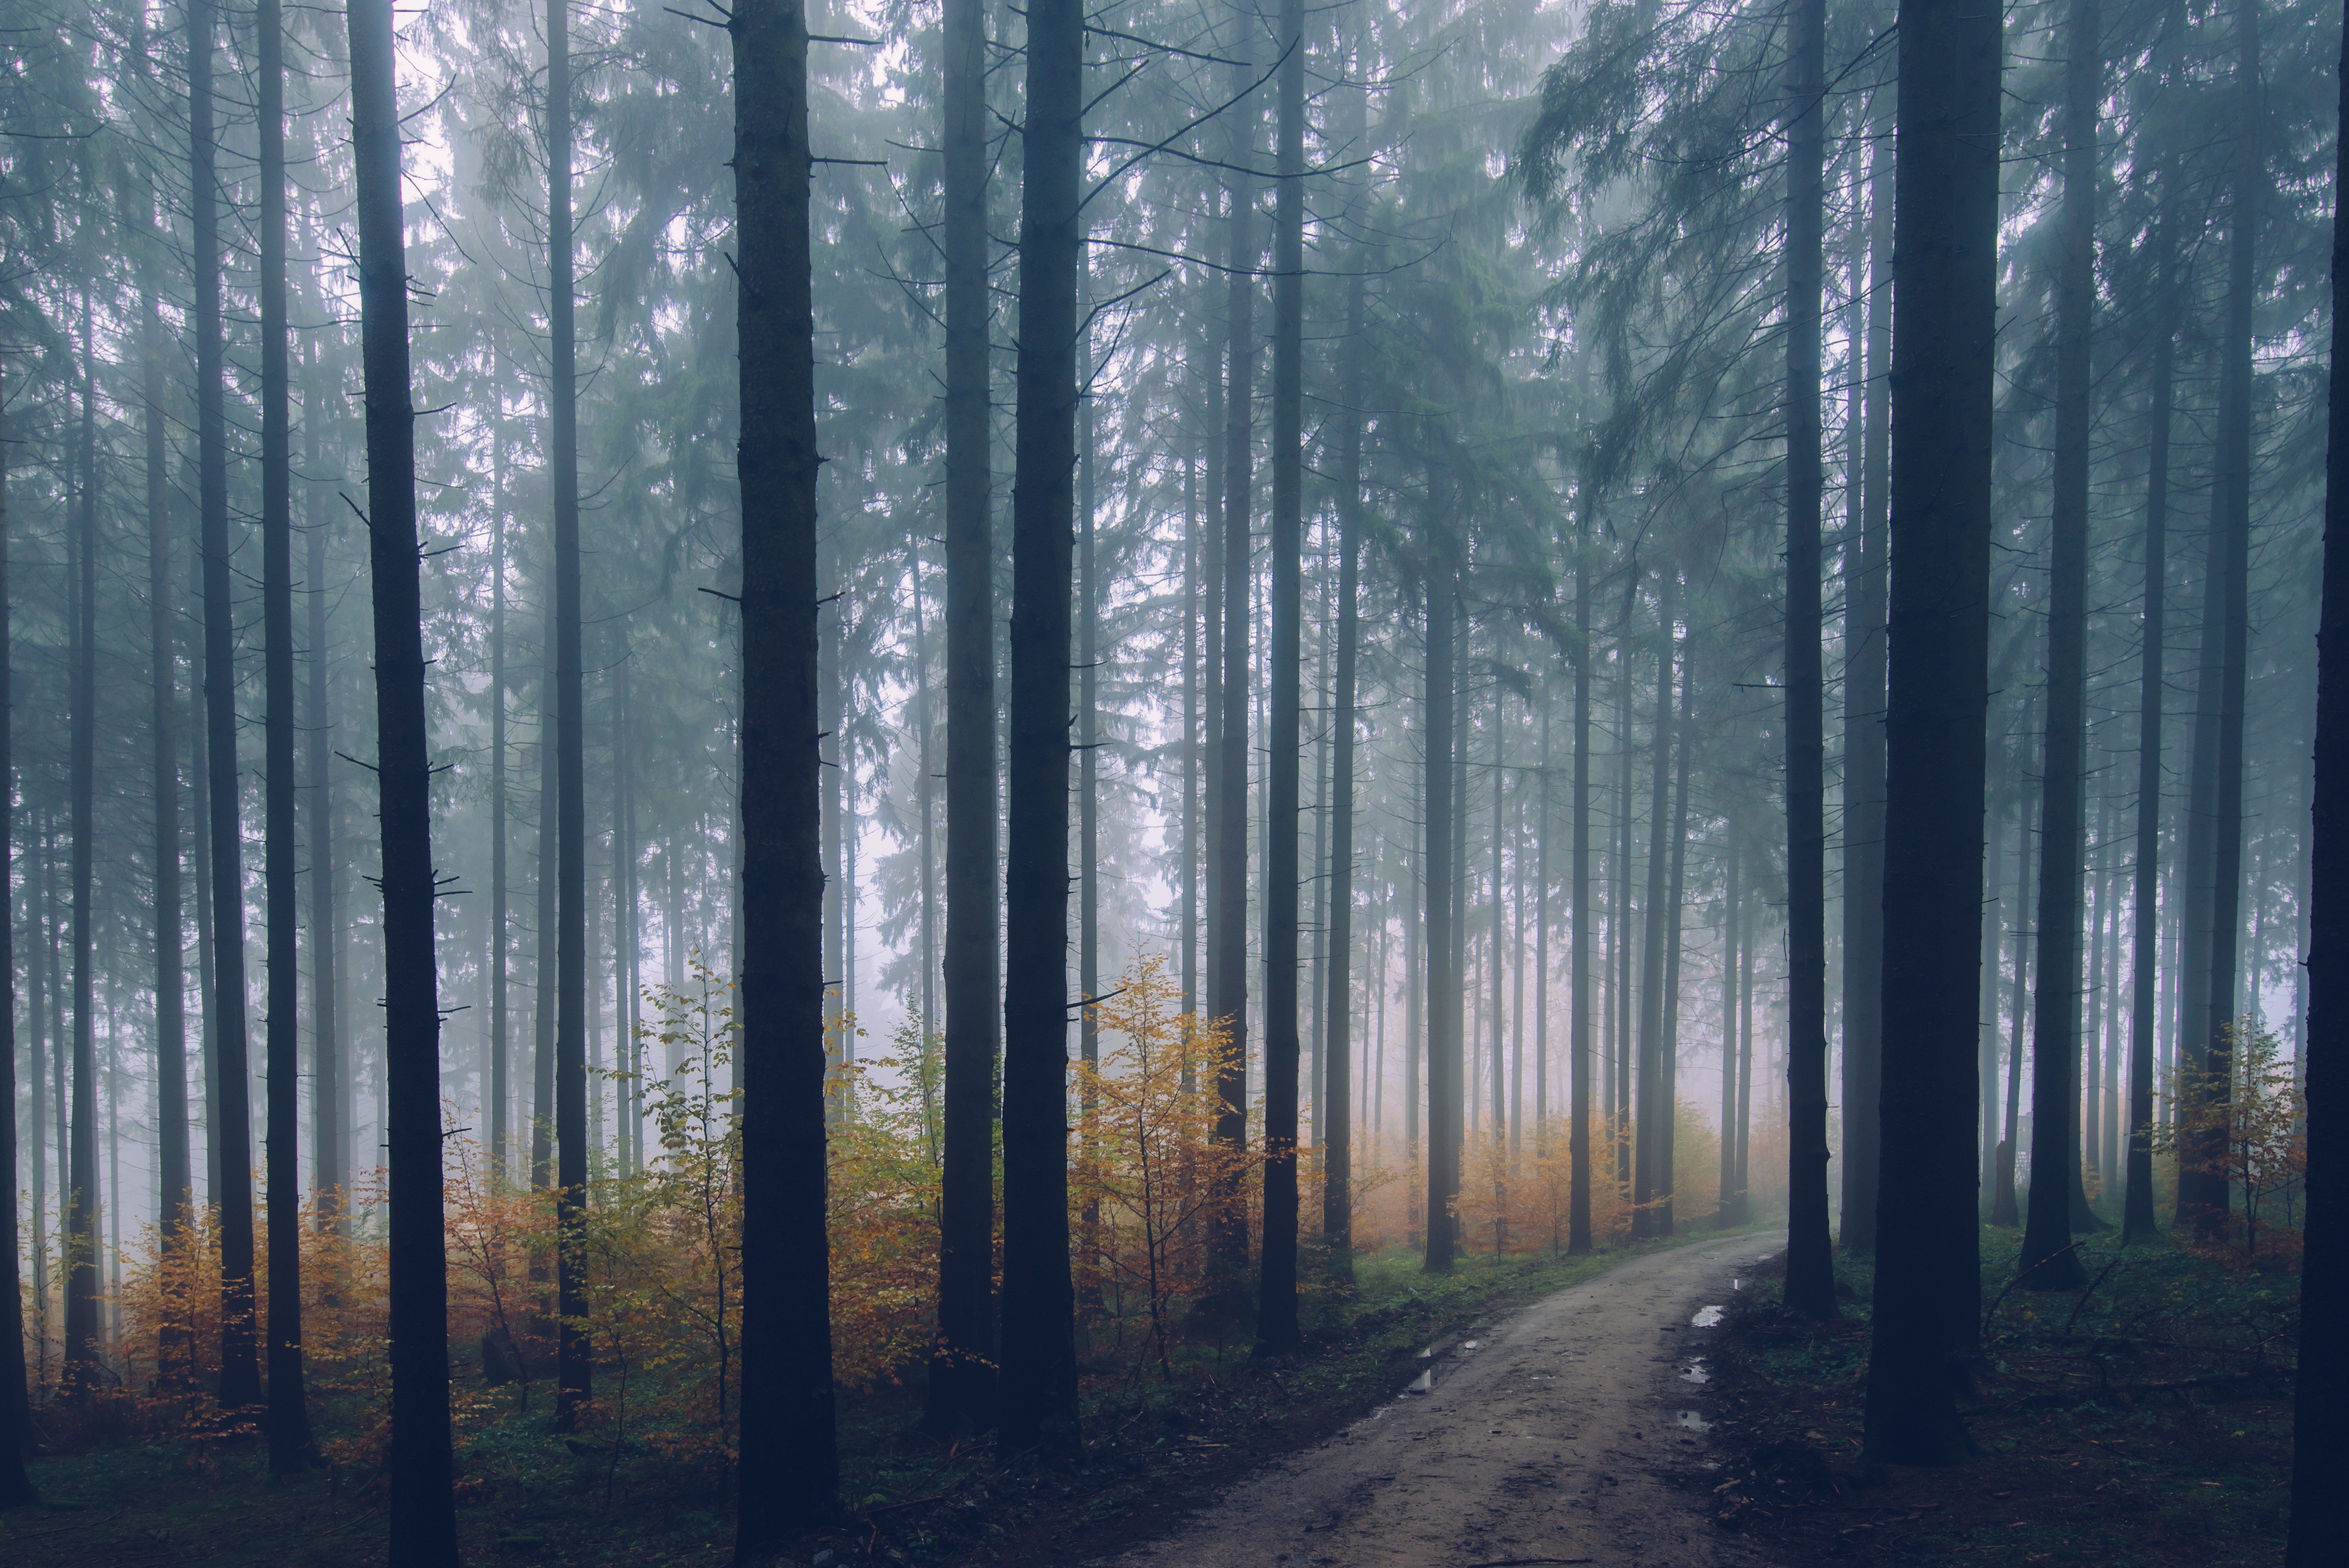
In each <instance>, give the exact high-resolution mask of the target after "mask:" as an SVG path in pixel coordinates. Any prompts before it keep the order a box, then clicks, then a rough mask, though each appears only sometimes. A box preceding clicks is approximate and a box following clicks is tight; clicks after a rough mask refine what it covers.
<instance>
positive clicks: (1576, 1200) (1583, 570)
mask: <svg viewBox="0 0 2349 1568" xmlns="http://www.w3.org/2000/svg"><path fill="white" fill-rule="evenodd" d="M1595 466H1596V465H1595V463H1594V462H1593V461H1592V459H1591V458H1590V456H1589V455H1588V453H1587V452H1586V453H1585V454H1584V458H1583V464H1582V472H1581V473H1580V475H1579V476H1578V478H1577V480H1576V484H1575V498H1574V545H1575V553H1574V629H1575V632H1576V639H1575V650H1574V806H1573V811H1574V825H1573V833H1574V863H1573V865H1572V866H1571V868H1569V870H1568V879H1569V880H1570V882H1572V884H1573V891H1572V894H1571V897H1572V901H1573V903H1572V908H1571V910H1570V911H1569V913H1570V914H1571V916H1572V918H1573V921H1574V932H1573V935H1572V936H1571V938H1570V939H1569V945H1568V959H1567V962H1568V967H1569V968H1571V969H1572V970H1573V975H1572V979H1571V990H1570V992H1569V996H1570V998H1571V1000H1570V1002H1569V1004H1568V1005H1569V1006H1571V1007H1572V1009H1573V1011H1572V1012H1571V1013H1570V1014H1569V1015H1568V1023H1567V1045H1566V1050H1567V1076H1568V1080H1569V1082H1568V1090H1567V1094H1568V1101H1569V1104H1568V1111H1567V1117H1568V1121H1567V1129H1566V1139H1567V1166H1568V1174H1567V1196H1566V1203H1567V1220H1566V1250H1567V1251H1568V1252H1569V1253H1577V1254H1580V1253H1587V1252H1588V1251H1589V1250H1590V1098H1591V1097H1590V1074H1591V1070H1592V1068H1594V1067H1596V1066H1597V1064H1596V1063H1595V1062H1593V1061H1592V1060H1591V1057H1590V1007H1591V1002H1592V1000H1593V998H1592V995H1591V992H1592V988H1593V983H1592V976H1591V973H1590V928H1591V923H1592V922H1593V920H1595V919H1596V918H1597V913H1598V912H1597V910H1596V909H1595V907H1594V906H1593V904H1592V903H1591V898H1590V659H1591V640H1590V577H1591V571H1590V568H1591V561H1590V511H1591V502H1592V497H1591V493H1590V486H1591V469H1592V468H1593V467H1595Z"/></svg>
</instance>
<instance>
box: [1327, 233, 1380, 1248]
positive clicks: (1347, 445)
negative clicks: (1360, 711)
mask: <svg viewBox="0 0 2349 1568" xmlns="http://www.w3.org/2000/svg"><path fill="white" fill-rule="evenodd" d="M1363 314H1364V313H1363V301H1362V280H1361V278H1360V277H1355V278H1350V279H1349V280H1347V284H1346V347H1345V350H1344V353H1343V355H1342V356H1341V357H1342V359H1343V362H1344V364H1343V367H1342V369H1341V370H1340V377H1341V378H1342V382H1343V386H1344V387H1345V391H1344V392H1343V393H1342V394H1341V396H1346V397H1350V396H1352V393H1353V388H1355V387H1359V386H1360V385H1361V364H1362V352H1361V338H1362V331H1363ZM1342 418H1343V419H1344V423H1343V424H1341V425H1340V427H1339V430H1338V661H1337V676H1336V683H1335V689H1334V690H1333V691H1332V693H1331V696H1330V705H1331V712H1330V724H1331V726H1332V728H1331V732H1330V967H1329V972H1328V974H1327V975H1325V976H1324V984H1325V985H1327V986H1328V987H1329V1001H1328V1004H1327V1006H1328V1008H1329V1012H1328V1027H1329V1035H1328V1039H1327V1043H1326V1044H1325V1045H1324V1046H1323V1047H1322V1060H1323V1061H1324V1062H1326V1063H1327V1064H1328V1066H1327V1069H1326V1082H1325V1083H1324V1085H1323V1093H1324V1094H1325V1095H1326V1096H1327V1097H1328V1104H1327V1108H1326V1109H1325V1111H1324V1115H1325V1117H1326V1118H1327V1121H1328V1126H1329V1142H1328V1143H1327V1144H1326V1145H1325V1146H1324V1148H1323V1149H1322V1151H1321V1233H1322V1234H1323V1235H1324V1236H1326V1237H1327V1238H1329V1242H1330V1254H1331V1255H1330V1264H1331V1266H1332V1267H1334V1268H1335V1269H1337V1270H1338V1271H1339V1272H1340V1274H1348V1275H1350V1274H1351V1273H1352V1269H1353V1258H1352V1253H1353V1246H1354V1193H1353V1171H1354V1119H1355V1117H1356V1115H1357V1107H1356V1106H1355V1104H1354V1094H1355V1090H1354V1080H1353V1068H1352V1065H1351V1062H1352V1057H1351V1051H1352V1045H1353V1025H1354V1017H1353V1013H1354V980H1353V957H1354V949H1353V940H1354V935H1353V920H1354V722H1355V717H1354V687H1355V680H1356V674H1355V665H1356V664H1357V661H1358V660H1359V659H1360V656H1361V616H1360V615H1359V614H1357V612H1356V608H1355V603H1354V601H1355V599H1356V597H1357V596H1358V595H1359V594H1360V593H1361V564H1360V562H1361V553H1360V552H1361V505H1362V421H1361V417H1360V416H1359V415H1357V414H1354V413H1351V412H1349V413H1348V414H1346V415H1344V416H1343V417H1342ZM1371 974H1372V975H1374V976H1375V979H1374V982H1373V983H1374V984H1375V985H1378V986H1380V987H1381V989H1383V988H1384V987H1385V985H1386V968H1385V966H1384V965H1375V966H1373V968H1372V969H1371ZM1377 1081H1378V1074H1377V1073H1375V1072H1373V1073H1371V1074H1370V1075H1368V1078H1367V1083H1368V1084H1374V1083H1376V1082H1377ZM1376 1125H1377V1124H1376V1122H1375V1121H1373V1122H1372V1123H1371V1126H1372V1127H1374V1128H1375V1126H1376Z"/></svg>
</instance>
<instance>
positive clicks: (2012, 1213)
mask: <svg viewBox="0 0 2349 1568" xmlns="http://www.w3.org/2000/svg"><path fill="white" fill-rule="evenodd" d="M2030 734H2031V713H2030V710H2029V709H2027V708H2026V709H2025V710H2024V712H2023V736H2024V740H2023V745H2026V746H2027V745H2029V744H2030V741H2029V736H2030ZM2025 766H2027V764H2026V765H2025ZM2023 770H2024V769H2023V767H2018V768H2017V769H2015V772H2016V774H2017V775H2018V776H2020V775H2021V774H2022V773H2023ZM2031 838H2032V834H2031V805H2030V802H2029V801H2028V800H2027V799H2024V798H2023V791H2022V790H2021V789H2019V788H2018V789H2017V790H2016V792H2015V804H2014V904H2013V917H2012V918H2011V919H2010V920H2009V922H2008V927H2009V929H2010V930H2011V932H2012V933H2013V937H2014V974H2013V995H2012V996H2011V997H2010V999H2009V1001H2008V1003H2007V1008H2006V1018H2007V1028H2006V1115H2005V1118H2004V1120H2003V1123H2002V1127H2003V1136H2002V1137H2001V1138H2000V1140H1999V1144H1998V1174H1997V1185H1996V1186H1995V1187H1994V1188H1993V1189H1992V1197H1991V1205H1990V1222H1991V1223H1992V1224H1993V1225H2001V1226H2004V1227H2006V1228H2007V1229H2009V1230H2012V1229H2013V1228H2014V1227H2016V1226H2018V1225H2020V1224H2022V1223H2023V1212H2022V1209H2021V1206H2020V1205H2019V1204H2018V1202H2016V1198H2015V1191H2014V1168H2015V1156H2016V1154H2017V1152H2018V1151H2019V1150H2018V1145H2019V1144H2020V1143H2021V1141H2022V1128H2023V1122H2022V1117H2023V1006H2024V1000H2023V999H2024V998H2025V997H2026V996H2027V995H2029V994H2030V979H2029V976H2030V974H2031V954H2030V950H2029V948H2028V947H2027V946H2025V938H2026V937H2027V935H2028V928H2027V927H2026V926H2024V924H2023V911H2024V910H2026V909H2029V908H2030V907H2031ZM1992 951H1993V953H1995V949H1993V950H1992Z"/></svg>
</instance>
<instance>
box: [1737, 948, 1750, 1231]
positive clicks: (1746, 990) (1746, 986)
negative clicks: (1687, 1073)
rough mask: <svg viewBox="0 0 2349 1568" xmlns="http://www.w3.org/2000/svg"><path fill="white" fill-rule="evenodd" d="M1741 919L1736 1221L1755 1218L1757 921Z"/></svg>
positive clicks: (1738, 949) (1738, 954) (1738, 970)
mask: <svg viewBox="0 0 2349 1568" xmlns="http://www.w3.org/2000/svg"><path fill="white" fill-rule="evenodd" d="M1736 919H1737V1206H1736V1208H1735V1210H1734V1211H1733V1216H1734V1218H1735V1220H1736V1222H1737V1223H1739V1224H1741V1225H1742V1224H1744V1223H1745V1222H1747V1221H1749V1220H1751V1219H1752V1218H1753V1217H1754V1177H1753V1153H1754V1149H1753V1144H1754V922H1753V921H1752V919H1751V918H1749V916H1748V915H1747V913H1746V910H1745V907H1744V905H1743V904H1740V905H1739V906H1738V908H1737V911H1736Z"/></svg>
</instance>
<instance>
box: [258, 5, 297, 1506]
mask: <svg viewBox="0 0 2349 1568" xmlns="http://www.w3.org/2000/svg"><path fill="white" fill-rule="evenodd" d="M255 26H256V27H257V30H258V31H259V33H260V35H261V36H260V44H261V50H260V67H261V83H260V87H261V119H260V127H259V129H260V134H261V235H260V239H261V619H262V647H263V655H262V672H263V673H262V687H263V701H264V718H263V749H264V756H263V760H262V787H263V791H264V794H263V808H262V851H261V862H262V872H261V876H262V888H263V901H264V913H263V923H264V933H265V940H266V943H267V952H268V965H269V981H268V1014H267V1017H266V1020H265V1024H264V1027H265V1029H266V1031H267V1045H268V1050H269V1065H268V1071H269V1089H268V1097H267V1103H268V1130H267V1136H266V1138H265V1140H264V1149H265V1158H266V1160H267V1161H268V1163H267V1188H268V1198H267V1202H268V1223H269V1468H270V1470H271V1472H272V1473H273V1474H276V1475H290V1474H292V1473H294V1472H295V1471H296V1470H300V1469H301V1468H302V1467H303V1466H304V1465H305V1463H306V1462H307V1460H308V1457H309V1452H310V1417H309V1410H308V1408H307V1406H306V1403H305V1400H304V1398H303V1388H302V1151H301V1148H300V1139H299V1129H300V1127H301V1119H302V1102H301V1082H302V1079H301V1064H300V1051H301V1018H302V1014H301V996H300V985H299V980H300V976H301V967H300V965H301V960H300V957H299V955H298V954H296V952H295V932H296V930H297V928H298V927H299V925H300V923H301V915H300V913H299V910H298V908H297V900H298V898H299V889H298V888H297V887H296V886H295V882H296V881H297V879H298V878H299V876H300V874H301V873H300V871H299V867H298V861H297V858H296V851H295V842H294V790H295V765H294V428H293V408H292V389H291V387H290V385H289V379H290V378H289V377H288V374H287V366H286V326H285V28H284V25H283V23H282V21H281V20H280V13H279V7H278V0H260V11H259V15H258V16H257V17H256V19H255Z"/></svg>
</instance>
